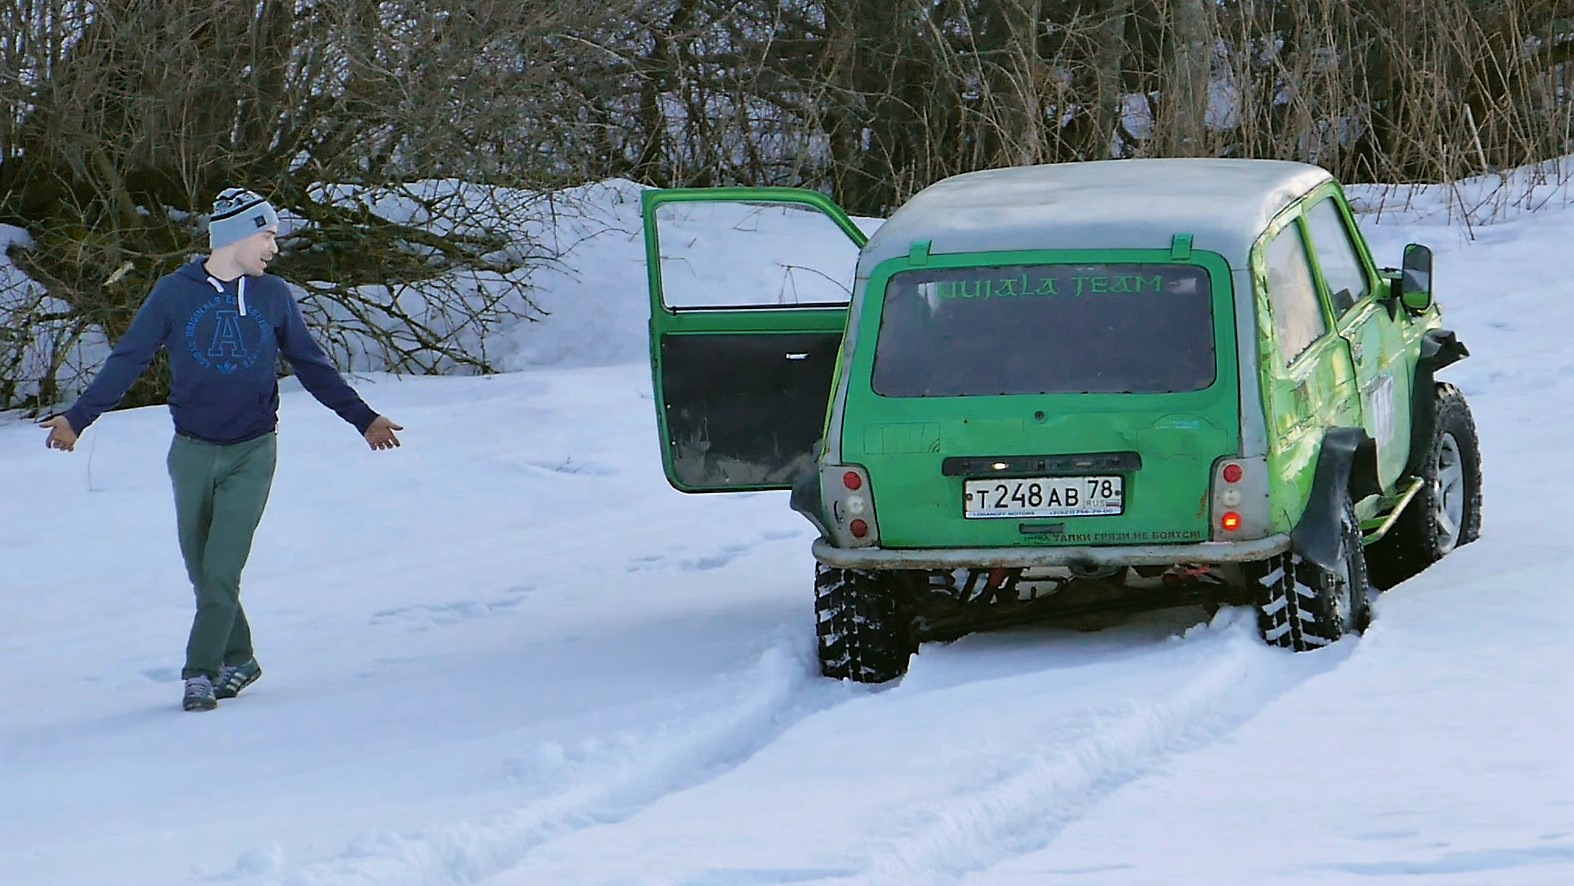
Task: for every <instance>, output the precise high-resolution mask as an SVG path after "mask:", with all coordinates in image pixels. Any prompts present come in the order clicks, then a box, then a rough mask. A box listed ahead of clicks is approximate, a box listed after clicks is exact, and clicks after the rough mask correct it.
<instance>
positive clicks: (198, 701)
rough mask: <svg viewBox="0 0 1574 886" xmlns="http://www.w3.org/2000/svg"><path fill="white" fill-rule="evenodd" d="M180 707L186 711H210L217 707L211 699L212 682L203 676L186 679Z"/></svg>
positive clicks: (215, 701)
mask: <svg viewBox="0 0 1574 886" xmlns="http://www.w3.org/2000/svg"><path fill="white" fill-rule="evenodd" d="M180 706H181V707H183V708H185V709H186V710H188V711H211V710H213V709H214V708H216V707H218V706H219V700H218V699H217V698H214V697H213V681H212V680H209V679H208V678H207V677H206V676H204V675H201V674H199V675H197V676H195V677H187V678H186V695H185V697H184V698H183V699H182V701H181V703H180Z"/></svg>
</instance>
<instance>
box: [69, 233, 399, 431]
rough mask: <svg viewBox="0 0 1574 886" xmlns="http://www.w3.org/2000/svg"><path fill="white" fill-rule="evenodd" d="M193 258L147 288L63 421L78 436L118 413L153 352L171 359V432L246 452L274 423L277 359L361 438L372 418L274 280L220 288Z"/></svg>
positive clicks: (236, 282)
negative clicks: (143, 299)
mask: <svg viewBox="0 0 1574 886" xmlns="http://www.w3.org/2000/svg"><path fill="white" fill-rule="evenodd" d="M203 261H204V259H201V258H198V259H196V260H194V261H192V262H191V263H189V264H187V265H185V266H183V267H181V268H180V270H178V271H176V272H174V273H173V274H169V275H167V276H165V277H163V278H162V279H160V280H159V281H158V283H156V284H155V285H154V286H153V291H152V292H151V293H149V294H148V299H147V301H146V302H144V303H143V305H142V307H141V309H140V310H138V311H137V316H136V318H135V319H133V320H132V321H131V328H130V329H127V330H126V334H125V335H123V336H121V338H120V341H118V342H116V343H115V350H114V352H113V353H111V354H110V355H109V359H108V360H107V361H106V362H105V363H104V368H103V369H101V370H100V371H99V373H98V377H97V378H95V379H94V380H93V383H92V384H91V385H89V386H88V389H87V390H86V391H83V392H82V396H81V397H79V398H77V402H76V403H75V404H74V405H73V406H72V407H71V408H70V409H68V410H66V411H65V413H64V414H65V417H66V420H67V421H69V422H71V428H72V429H73V430H74V431H76V432H77V433H78V434H80V433H82V431H83V430H84V429H86V428H87V426H88V425H90V424H92V423H93V421H94V420H95V419H97V418H98V417H99V416H100V415H102V414H103V413H104V412H105V411H106V410H109V409H112V408H114V406H115V404H116V403H119V402H120V398H122V397H124V396H125V395H126V391H127V390H128V389H130V387H131V384H132V382H134V381H136V380H137V376H139V375H141V374H142V371H143V370H144V369H146V368H147V366H148V363H150V362H151V361H152V360H153V356H154V355H155V354H157V353H158V350H159V348H164V349H165V350H167V351H168V352H169V365H170V374H171V376H172V379H171V385H170V394H169V411H170V414H171V415H172V416H173V417H174V419H175V431H176V432H177V433H180V434H183V435H185V436H187V437H194V438H196V439H198V440H203V441H206V442H208V443H220V444H230V443H242V442H244V441H246V440H251V439H254V438H256V437H260V436H262V435H263V434H266V433H268V432H270V431H272V430H273V429H274V427H275V426H276V425H278V422H279V383H278V377H277V371H276V368H275V367H276V366H277V365H278V361H279V356H280V355H281V354H282V355H283V356H284V359H286V360H288V361H289V363H290V366H291V367H293V368H294V369H295V375H296V377H297V378H299V379H300V381H301V385H302V386H303V387H305V388H306V390H308V391H310V392H311V394H312V396H314V397H316V398H317V399H318V400H319V401H321V402H322V404H323V405H324V406H327V407H328V408H329V409H332V410H333V411H334V412H336V413H338V414H339V417H340V418H343V419H344V420H345V421H347V422H349V423H350V424H352V425H354V426H355V429H356V430H357V431H360V432H361V433H363V434H364V433H366V429H367V428H368V427H369V426H370V425H371V423H372V421H373V419H375V418H377V413H375V412H373V411H372V409H371V407H369V406H367V405H366V403H365V402H364V401H363V400H361V398H360V396H359V395H357V394H356V393H355V391H354V390H353V389H351V388H350V386H349V385H348V384H346V383H345V381H344V379H343V378H342V377H341V376H340V375H339V371H338V370H337V369H335V368H334V366H333V364H332V363H330V362H328V356H327V355H326V354H324V353H323V351H322V348H320V347H318V345H317V343H316V342H315V341H313V340H312V337H311V334H310V333H309V332H308V331H307V329H306V321H305V320H304V319H302V317H301V310H300V307H299V306H298V305H296V303H295V297H294V296H293V295H291V294H290V289H289V286H288V285H286V284H285V282H284V280H283V279H282V278H280V277H275V276H273V275H272V274H264V275H262V276H260V277H241V278H240V279H238V280H231V281H229V282H227V283H226V282H224V281H221V280H218V279H215V278H214V277H212V276H211V275H209V274H208V272H207V271H206V270H204V269H203Z"/></svg>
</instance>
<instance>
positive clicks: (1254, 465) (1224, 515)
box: [1211, 456, 1269, 541]
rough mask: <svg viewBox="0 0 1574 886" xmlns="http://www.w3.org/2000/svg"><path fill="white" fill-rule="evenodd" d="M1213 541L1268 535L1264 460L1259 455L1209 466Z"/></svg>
mask: <svg viewBox="0 0 1574 886" xmlns="http://www.w3.org/2000/svg"><path fill="white" fill-rule="evenodd" d="M1211 497H1212V501H1213V508H1212V513H1213V520H1212V524H1213V531H1212V533H1211V536H1212V538H1213V540H1214V541H1234V540H1240V539H1249V538H1262V537H1264V536H1266V535H1267V534H1268V517H1269V508H1268V460H1267V459H1266V458H1263V457H1261V456H1253V457H1232V458H1224V459H1220V460H1219V461H1218V462H1216V463H1215V464H1214V466H1213V487H1212V496H1211Z"/></svg>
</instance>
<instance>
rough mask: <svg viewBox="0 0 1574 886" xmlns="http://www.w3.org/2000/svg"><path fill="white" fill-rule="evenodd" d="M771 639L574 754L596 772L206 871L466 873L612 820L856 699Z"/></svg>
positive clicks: (486, 871) (431, 879)
mask: <svg viewBox="0 0 1574 886" xmlns="http://www.w3.org/2000/svg"><path fill="white" fill-rule="evenodd" d="M786 633H787V632H786V631H785V630H784V631H783V632H782V634H783V636H779V637H777V638H776V639H775V640H774V642H772V643H771V645H770V646H769V647H768V648H767V649H766V650H765V651H764V652H762V653H761V654H760V656H759V657H758V659H757V660H756V661H755V662H754V663H753V665H751V666H750V667H747V668H744V669H741V670H739V671H737V672H734V673H733V674H730V675H726V676H725V677H723V678H721V679H719V680H718V681H716V682H715V683H713V684H712V685H711V686H710V687H707V688H706V689H705V690H703V692H702V693H701V694H703V695H707V696H711V704H709V705H705V706H704V708H705V709H706V710H707V713H706V714H705V715H703V716H700V717H688V718H683V719H677V720H668V721H663V722H661V723H659V724H656V725H655V726H654V727H653V728H651V729H650V730H648V731H647V732H644V733H642V734H639V735H634V736H623V737H624V738H626V739H627V740H626V741H620V742H616V743H613V744H614V747H613V748H612V750H611V752H604V753H598V754H592V756H591V757H590V758H588V759H585V760H583V761H581V762H580V763H578V764H576V765H578V766H580V767H582V768H586V769H595V770H596V771H597V772H598V773H600V774H599V777H596V778H588V779H577V778H576V779H572V780H571V781H570V782H569V783H568V784H566V785H565V786H564V788H563V789H562V790H561V791H558V792H556V793H554V794H552V795H550V796H546V797H543V798H541V799H539V800H536V801H533V802H530V803H528V804H527V805H525V806H523V807H521V808H519V809H517V810H514V811H510V812H506V813H500V814H496V815H492V816H488V817H486V818H484V819H480V820H476V821H471V822H462V823H455V824H443V825H436V826H432V827H429V828H427V829H424V830H423V831H421V832H420V833H418V834H415V835H410V836H406V835H399V834H391V833H384V834H375V835H368V836H365V837H362V838H360V839H358V840H356V841H354V842H353V843H352V844H351V845H350V846H349V847H347V849H346V851H344V852H343V853H341V854H340V855H339V856H337V857H335V858H331V859H325V860H320V861H314V862H310V863H307V864H304V865H301V866H300V867H299V868H297V869H293V870H292V869H290V866H289V865H288V862H287V859H286V858H284V853H283V851H282V850H280V849H277V848H274V849H263V850H253V851H251V852H248V853H246V854H244V855H242V856H241V858H240V859H239V861H238V863H237V866H236V870H235V871H233V872H231V873H228V874H224V875H219V876H216V877H212V878H210V879H212V880H216V881H224V882H234V881H237V880H239V881H242V882H248V883H256V884H290V886H327V884H333V886H348V884H360V883H365V884H378V886H386V884H398V883H420V884H428V886H437V884H441V886H446V884H465V883H476V882H478V881H481V880H484V879H487V878H488V877H491V876H493V875H495V874H498V873H501V872H504V871H507V870H508V869H510V868H513V867H515V866H516V865H518V864H519V863H520V862H521V861H522V860H523V859H524V858H525V857H526V856H527V855H528V854H529V853H530V852H531V851H532V850H533V849H535V848H536V847H538V846H540V845H542V844H544V843H547V842H549V841H551V840H553V839H556V838H558V837H562V836H564V835H567V834H571V833H574V832H575V831H578V830H581V829H584V828H587V827H593V826H597V825H604V824H609V823H616V822H618V821H621V820H623V819H625V818H627V817H629V816H631V815H633V814H635V813H636V812H638V811H639V810H640V809H643V808H644V807H646V806H648V805H650V804H652V803H654V802H656V801H657V800H659V799H661V798H662V797H664V796H666V795H668V794H670V793H674V792H676V791H681V790H685V789H688V788H690V787H693V786H695V785H697V784H702V783H704V782H706V781H709V780H711V779H713V778H716V777H718V776H720V775H722V774H724V773H726V772H728V771H730V770H731V769H734V768H736V767H738V766H740V765H742V764H744V763H745V762H746V761H747V760H748V759H749V758H750V757H752V756H753V755H754V754H755V753H757V752H758V751H759V750H760V749H761V748H763V747H765V746H767V745H769V744H770V743H771V742H772V741H774V740H775V739H776V738H777V737H778V736H779V735H781V734H782V733H783V732H785V731H786V730H787V729H789V728H791V726H792V725H793V724H794V723H796V722H798V721H799V720H802V719H803V718H804V717H807V716H810V715H811V714H814V713H816V712H819V711H823V710H826V709H828V708H831V707H834V706H836V705H838V704H841V703H842V702H844V701H847V700H849V699H852V698H855V697H857V696H858V695H859V694H860V693H859V692H858V690H856V689H854V688H851V687H846V686H842V685H840V684H834V683H829V682H826V681H822V680H821V679H820V678H819V674H818V666H817V664H816V663H815V662H812V661H810V660H809V658H810V657H811V656H809V654H808V653H807V651H806V650H805V649H803V648H801V647H804V646H805V644H804V643H803V642H802V640H801V638H800V637H798V636H796V635H793V636H786Z"/></svg>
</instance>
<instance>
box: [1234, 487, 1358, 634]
mask: <svg viewBox="0 0 1574 886" xmlns="http://www.w3.org/2000/svg"><path fill="white" fill-rule="evenodd" d="M1340 529H1341V533H1340V534H1341V547H1342V548H1343V560H1342V563H1341V568H1340V569H1338V570H1334V571H1329V570H1326V569H1324V568H1322V567H1321V566H1318V565H1317V564H1316V563H1313V562H1312V561H1310V560H1306V559H1303V558H1302V557H1301V555H1300V554H1297V553H1295V552H1294V551H1286V552H1285V553H1283V554H1279V555H1277V556H1275V557H1271V558H1269V559H1268V560H1267V561H1266V562H1264V563H1262V564H1259V568H1258V569H1257V570H1255V571H1254V573H1253V574H1254V575H1255V578H1256V581H1257V584H1258V586H1259V587H1258V601H1257V627H1258V630H1260V631H1261V632H1262V637H1263V639H1264V640H1266V641H1267V642H1268V643H1269V644H1270V645H1273V646H1280V647H1283V648H1285V649H1291V650H1294V651H1296V652H1307V651H1310V650H1313V649H1321V648H1322V647H1324V646H1327V645H1328V644H1330V643H1334V642H1336V641H1338V640H1339V638H1340V637H1343V636H1344V635H1345V634H1347V633H1357V634H1359V633H1361V632H1362V631H1364V630H1366V626H1367V623H1368V622H1369V621H1370V620H1371V601H1370V598H1369V595H1370V590H1371V588H1370V585H1369V583H1368V581H1367V577H1366V556H1365V553H1364V552H1363V550H1362V548H1361V528H1360V524H1359V523H1358V522H1357V520H1356V517H1355V508H1354V507H1353V506H1352V505H1351V504H1350V503H1349V502H1348V501H1347V502H1345V507H1344V511H1343V514H1342V516H1341V518H1340Z"/></svg>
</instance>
